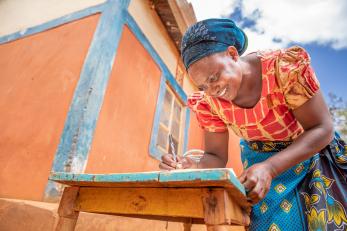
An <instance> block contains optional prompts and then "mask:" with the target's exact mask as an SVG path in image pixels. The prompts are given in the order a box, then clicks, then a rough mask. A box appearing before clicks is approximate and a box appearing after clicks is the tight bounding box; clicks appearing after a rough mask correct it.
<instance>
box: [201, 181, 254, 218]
mask: <svg viewBox="0 0 347 231" xmlns="http://www.w3.org/2000/svg"><path fill="white" fill-rule="evenodd" d="M202 197H203V199H202V200H203V205H204V217H205V223H206V224H209V225H231V224H239V225H248V224H249V217H248V216H247V215H246V213H245V212H244V211H243V210H242V208H241V207H240V206H238V204H237V203H236V202H235V200H234V199H233V198H232V196H231V195H230V194H229V193H228V192H227V191H226V190H225V189H222V188H210V189H203V194H202Z"/></svg>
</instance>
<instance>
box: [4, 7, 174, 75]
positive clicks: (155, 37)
mask: <svg viewBox="0 0 347 231" xmlns="http://www.w3.org/2000/svg"><path fill="white" fill-rule="evenodd" d="M0 1H1V0H0ZM129 13H130V14H131V16H133V18H134V19H135V21H136V23H137V24H138V25H139V27H140V28H141V30H142V32H143V33H144V34H145V35H146V37H147V39H148V40H149V42H150V43H151V44H152V46H153V48H154V49H155V50H156V52H157V53H158V54H159V56H160V57H161V58H162V60H163V62H164V63H165V64H166V66H167V67H168V69H169V70H170V72H171V74H172V75H173V76H175V75H176V67H177V61H178V58H179V53H178V51H177V49H176V47H175V44H174V43H173V41H172V40H171V38H170V36H169V34H168V32H167V31H166V29H165V26H164V25H163V23H162V22H161V20H160V18H159V16H158V15H157V13H156V11H155V10H154V9H151V7H150V3H149V1H146V0H132V1H131V2H130V5H129Z"/></svg>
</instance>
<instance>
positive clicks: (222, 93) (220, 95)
mask: <svg viewBox="0 0 347 231" xmlns="http://www.w3.org/2000/svg"><path fill="white" fill-rule="evenodd" d="M226 91H227V89H226V88H224V90H223V91H222V92H221V93H219V95H217V97H222V96H223V95H224V94H225V92H226Z"/></svg>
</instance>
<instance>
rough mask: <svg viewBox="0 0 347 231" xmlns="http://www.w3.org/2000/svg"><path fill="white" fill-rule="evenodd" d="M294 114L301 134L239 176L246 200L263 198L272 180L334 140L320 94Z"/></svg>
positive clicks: (255, 201)
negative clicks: (282, 148) (246, 194)
mask: <svg viewBox="0 0 347 231" xmlns="http://www.w3.org/2000/svg"><path fill="white" fill-rule="evenodd" d="M293 114H294V115H295V117H296V119H297V120H298V121H299V123H300V124H301V125H302V126H303V128H304V130H305V131H304V133H303V134H302V135H300V136H299V137H298V138H297V139H296V140H295V141H294V142H293V143H292V144H291V145H290V146H288V147H287V148H286V149H284V150H283V151H281V152H279V153H278V154H276V155H274V156H272V157H270V158H269V159H267V160H266V161H264V162H262V163H259V164H255V165H253V166H251V167H250V168H248V169H247V170H245V171H244V172H243V173H242V175H241V176H240V181H241V182H242V183H243V184H244V186H245V188H246V189H248V190H249V194H248V196H249V198H250V199H251V200H252V202H253V203H257V202H258V201H259V200H261V199H262V198H264V197H265V195H266V193H267V192H268V190H269V189H270V185H271V181H272V178H274V177H276V176H277V175H279V174H281V173H282V172H284V171H286V170H287V169H289V168H291V167H293V166H294V165H296V164H298V163H300V162H302V161H304V160H306V159H308V158H310V157H311V156H312V155H314V154H315V153H317V152H319V151H320V150H322V149H323V148H324V147H325V146H326V145H327V144H329V142H330V141H331V140H332V139H333V123H332V119H331V116H330V113H329V110H328V107H327V106H326V104H325V102H324V99H323V96H322V94H321V92H320V91H318V92H317V93H316V94H315V95H314V96H313V97H312V98H311V99H310V100H308V101H307V102H306V103H304V104H303V105H302V106H300V107H299V108H297V109H295V110H294V111H293Z"/></svg>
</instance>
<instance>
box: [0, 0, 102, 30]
mask: <svg viewBox="0 0 347 231" xmlns="http://www.w3.org/2000/svg"><path fill="white" fill-rule="evenodd" d="M105 1H106V0H0V36H4V35H9V34H12V33H15V32H18V31H21V30H24V29H27V28H29V27H33V26H37V25H41V24H43V23H45V22H48V21H50V20H53V19H56V18H59V17H62V16H64V15H67V14H70V13H73V12H76V11H79V10H82V9H85V8H88V7H91V6H95V5H98V4H100V3H103V2H105Z"/></svg>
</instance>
